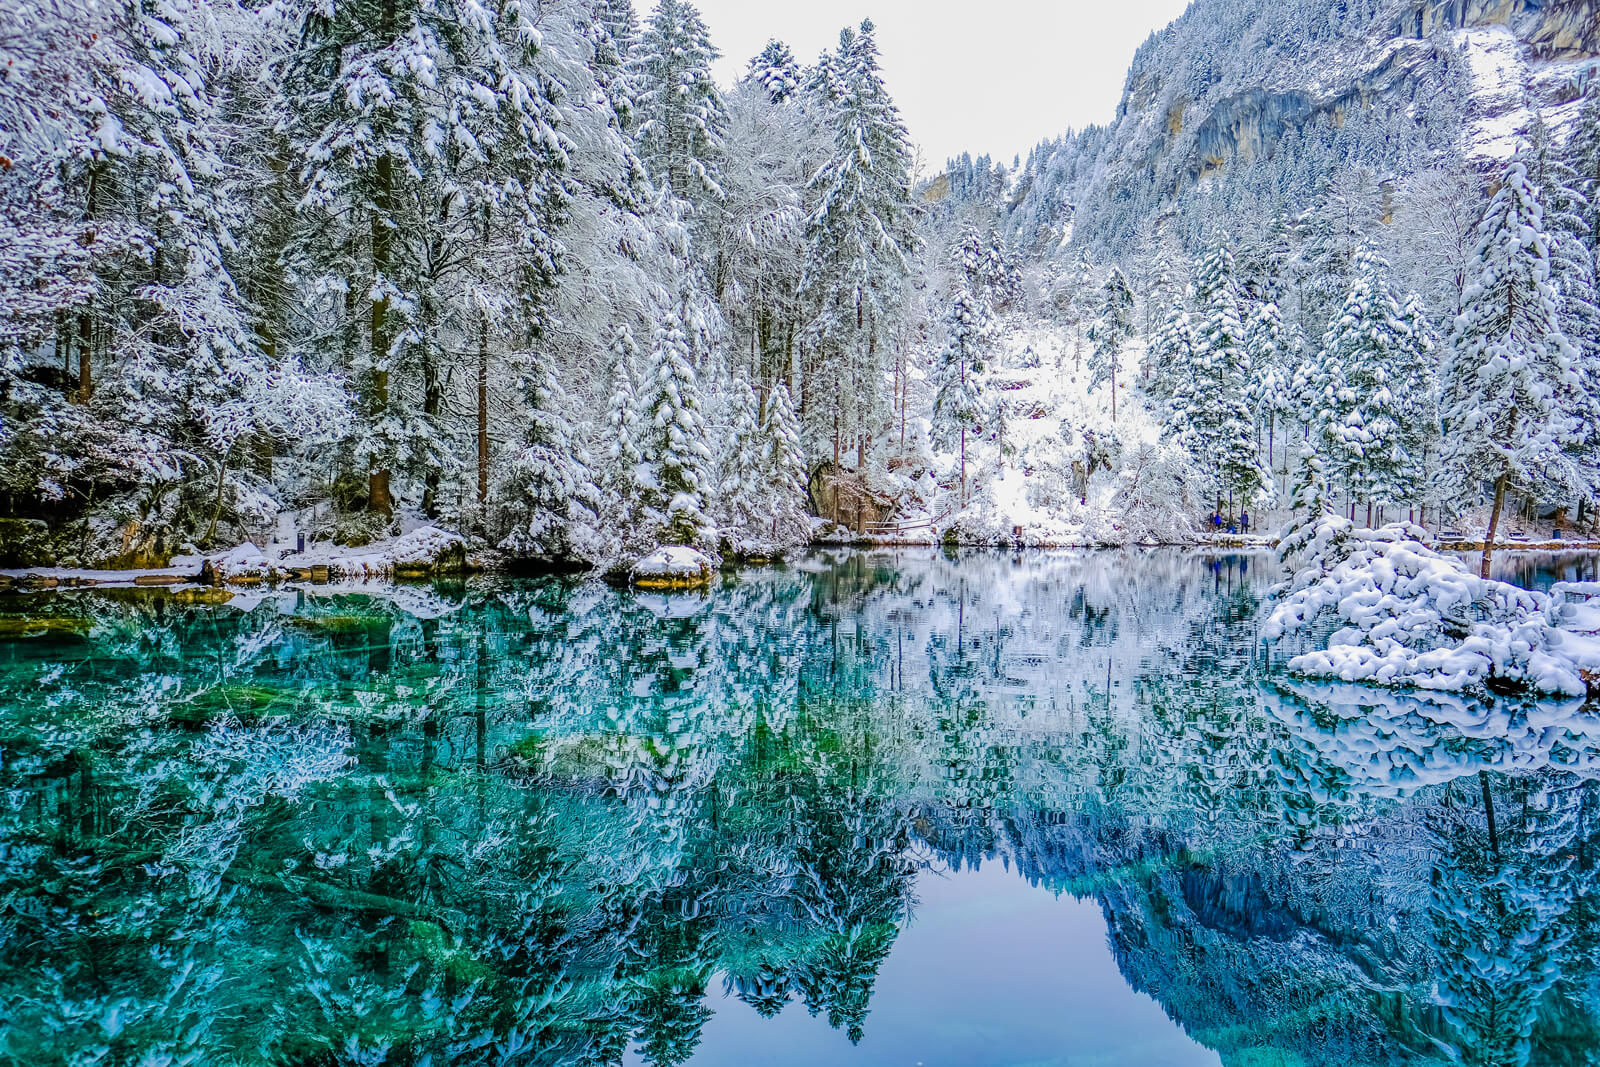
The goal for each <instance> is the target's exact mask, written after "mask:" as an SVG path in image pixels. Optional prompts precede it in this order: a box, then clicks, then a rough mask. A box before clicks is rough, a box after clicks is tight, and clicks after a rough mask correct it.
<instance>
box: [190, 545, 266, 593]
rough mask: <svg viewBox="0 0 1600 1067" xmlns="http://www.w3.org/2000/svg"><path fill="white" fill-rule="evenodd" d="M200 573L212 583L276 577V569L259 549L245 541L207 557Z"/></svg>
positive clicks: (203, 578)
mask: <svg viewBox="0 0 1600 1067" xmlns="http://www.w3.org/2000/svg"><path fill="white" fill-rule="evenodd" d="M200 575H201V578H202V580H204V581H206V582H209V583H211V584H212V585H226V584H228V583H230V582H232V583H252V582H265V581H269V580H271V579H272V578H275V577H277V569H276V568H275V567H274V566H273V563H272V561H271V560H269V559H267V557H266V554H265V553H264V552H262V551H261V549H259V548H257V547H256V546H255V545H254V544H253V543H251V542H249V541H246V542H245V543H244V544H242V545H237V546H235V547H233V548H230V549H228V551H226V552H224V553H222V554H221V555H219V556H211V557H210V558H208V559H207V560H206V561H205V563H204V564H202V565H201V568H200Z"/></svg>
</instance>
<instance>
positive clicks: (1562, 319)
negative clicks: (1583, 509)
mask: <svg viewBox="0 0 1600 1067" xmlns="http://www.w3.org/2000/svg"><path fill="white" fill-rule="evenodd" d="M1581 133H1582V131H1581V130H1580V131H1579V134H1580V135H1581ZM1530 135H1531V137H1532V139H1533V144H1532V147H1531V155H1532V158H1531V159H1530V161H1529V162H1530V174H1529V176H1530V178H1531V179H1532V180H1533V182H1534V184H1535V186H1536V187H1537V188H1538V189H1539V190H1540V191H1541V202H1542V203H1543V205H1544V209H1545V211H1544V226H1545V232H1546V234H1547V235H1548V236H1549V238H1550V283H1551V285H1552V287H1553V288H1554V289H1555V295H1556V314H1557V321H1558V322H1559V324H1560V326H1561V332H1562V333H1563V334H1565V335H1566V338H1567V340H1568V341H1569V342H1571V344H1572V348H1573V369H1574V371H1575V372H1576V374H1577V376H1578V380H1579V388H1578V393H1577V395H1576V396H1575V397H1574V398H1573V407H1572V413H1573V415H1574V416H1575V417H1576V418H1577V419H1578V421H1579V424H1580V426H1581V428H1582V429H1581V432H1580V436H1579V439H1578V440H1577V441H1575V442H1573V443H1572V444H1571V445H1569V446H1568V452H1569V453H1570V454H1571V457H1572V461H1573V463H1574V464H1576V465H1577V466H1578V467H1579V468H1580V470H1581V471H1582V472H1583V473H1582V484H1581V485H1576V486H1574V485H1562V486H1555V487H1553V488H1554V489H1555V491H1556V492H1557V493H1559V494H1560V495H1562V496H1569V495H1571V496H1576V497H1577V498H1578V499H1579V500H1580V501H1582V502H1583V503H1584V504H1587V503H1588V502H1589V499H1588V498H1589V493H1588V492H1587V487H1588V486H1600V408H1597V407H1595V406H1593V405H1595V404H1597V403H1600V291H1597V285H1596V260H1595V251H1594V247H1593V245H1592V239H1593V235H1592V234H1591V233H1590V230H1589V226H1590V224H1589V222H1588V221H1587V220H1586V218H1585V216H1586V215H1587V214H1588V213H1589V211H1590V205H1589V202H1588V200H1587V198H1586V197H1585V195H1584V193H1583V191H1582V190H1583V186H1584V184H1585V182H1584V180H1583V176H1582V174H1581V173H1580V172H1579V170H1578V169H1577V168H1576V167H1575V166H1573V165H1572V164H1571V163H1570V162H1568V160H1567V159H1566V158H1565V157H1564V156H1563V155H1562V154H1561V153H1558V152H1557V151H1556V150H1555V148H1554V147H1553V146H1552V145H1550V143H1549V132H1548V131H1547V130H1546V129H1545V127H1544V124H1543V122H1542V121H1536V122H1535V124H1534V128H1533V129H1532V130H1531V131H1530ZM1580 159H1581V154H1580Z"/></svg>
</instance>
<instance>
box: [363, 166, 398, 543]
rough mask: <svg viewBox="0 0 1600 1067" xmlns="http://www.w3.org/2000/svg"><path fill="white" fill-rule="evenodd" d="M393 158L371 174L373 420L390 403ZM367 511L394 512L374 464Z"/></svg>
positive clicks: (382, 473) (382, 471) (385, 478)
mask: <svg viewBox="0 0 1600 1067" xmlns="http://www.w3.org/2000/svg"><path fill="white" fill-rule="evenodd" d="M393 194H394V160H393V159H392V158H391V157H390V156H389V155H388V154H387V153H386V154H384V155H381V156H379V157H378V161H377V164H376V166H375V172H374V175H373V196H372V200H373V212H372V274H373V282H374V288H377V289H378V292H379V294H380V295H379V296H378V298H377V299H375V300H374V301H373V302H372V322H371V329H370V336H371V344H372V352H371V358H372V392H371V395H370V397H369V398H368V399H369V409H370V413H371V415H372V417H373V419H374V420H377V419H380V418H382V417H383V413H384V410H385V409H386V408H387V407H388V406H389V370H388V361H389V297H388V294H387V291H386V288H381V287H387V286H388V285H389V266H390V248H391V245H390V236H391V235H390V230H389V227H390V224H391V222H392V219H391V218H390V214H391V211H392V209H393V204H394V196H393ZM367 510H369V511H373V512H376V513H377V514H379V515H383V516H384V517H386V518H387V517H388V516H390V515H393V514H394V497H393V495H392V494H391V493H390V491H389V470H388V468H387V467H376V468H374V469H373V470H372V471H370V472H369V473H368V475H367Z"/></svg>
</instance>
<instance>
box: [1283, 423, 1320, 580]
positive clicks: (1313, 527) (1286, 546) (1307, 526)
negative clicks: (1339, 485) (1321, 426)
mask: <svg viewBox="0 0 1600 1067" xmlns="http://www.w3.org/2000/svg"><path fill="white" fill-rule="evenodd" d="M1289 511H1290V520H1289V524H1288V525H1287V526H1285V527H1284V529H1283V530H1282V532H1281V533H1280V534H1279V536H1278V560H1279V562H1281V563H1284V564H1285V565H1287V566H1289V567H1290V569H1291V571H1292V570H1293V569H1295V568H1294V564H1295V562H1296V561H1297V560H1299V559H1300V557H1301V556H1302V555H1303V554H1304V553H1306V552H1307V551H1308V550H1310V549H1311V548H1313V546H1314V545H1315V543H1316V540H1317V537H1318V529H1317V528H1318V526H1319V525H1320V524H1321V523H1322V520H1323V519H1325V518H1328V517H1329V516H1331V515H1332V514H1333V503H1332V495H1331V494H1330V493H1329V491H1328V472H1327V468H1326V467H1325V466H1324V464H1323V462H1322V457H1321V456H1319V455H1317V451H1316V449H1315V448H1313V447H1312V446H1311V445H1309V444H1307V445H1303V446H1301V449H1300V461H1299V465H1298V467H1297V468H1296V471H1295V483H1294V489H1293V490H1292V491H1291V493H1290V496H1289Z"/></svg>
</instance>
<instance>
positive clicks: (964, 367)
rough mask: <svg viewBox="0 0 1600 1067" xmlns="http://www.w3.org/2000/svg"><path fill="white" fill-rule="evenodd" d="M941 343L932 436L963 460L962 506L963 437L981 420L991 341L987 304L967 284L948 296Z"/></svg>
mask: <svg viewBox="0 0 1600 1067" xmlns="http://www.w3.org/2000/svg"><path fill="white" fill-rule="evenodd" d="M944 327H945V340H944V345H943V346H942V347H941V348H940V349H939V352H938V354H937V355H936V356H935V357H934V380H935V382H936V383H937V385H938V393H937V395H936V397H935V399H934V403H933V431H934V440H935V442H936V443H938V444H939V446H940V447H941V448H950V447H952V446H954V447H956V448H957V449H958V451H959V453H960V459H961V504H962V506H963V507H965V506H966V503H967V436H968V435H969V434H971V433H973V432H975V431H977V430H979V429H981V427H982V425H983V423H984V421H985V420H984V411H983V405H984V399H983V382H982V374H983V371H984V365H985V363H986V362H987V361H988V359H989V357H990V349H991V348H992V347H993V344H994V337H993V326H992V325H991V323H990V317H989V307H988V304H986V303H985V302H984V300H983V298H982V297H980V296H977V295H976V294H974V293H973V292H972V291H971V290H970V289H968V288H967V287H966V286H965V285H962V286H959V287H958V288H957V289H956V291H955V293H954V294H953V295H952V296H951V298H950V310H949V311H947V312H946V313H945V318H944Z"/></svg>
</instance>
